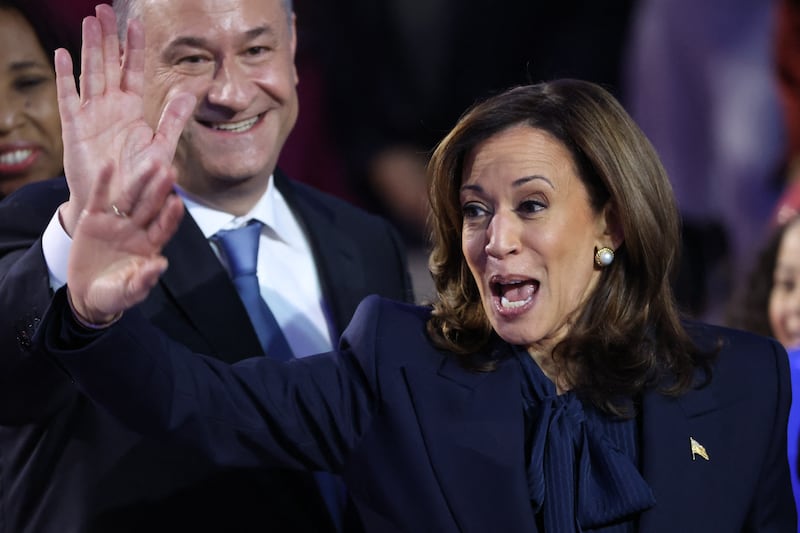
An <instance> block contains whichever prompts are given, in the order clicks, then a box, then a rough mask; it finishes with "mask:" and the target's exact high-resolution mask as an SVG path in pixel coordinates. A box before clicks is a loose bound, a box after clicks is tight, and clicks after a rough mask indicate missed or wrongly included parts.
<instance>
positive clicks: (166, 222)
mask: <svg viewBox="0 0 800 533" xmlns="http://www.w3.org/2000/svg"><path fill="white" fill-rule="evenodd" d="M141 168H142V171H141V172H140V173H139V174H137V175H134V176H132V178H134V179H131V180H129V181H128V183H127V184H125V185H124V186H123V188H122V190H121V191H120V193H119V195H117V196H116V199H114V198H115V197H114V196H112V194H113V193H112V187H111V185H112V172H111V169H110V167H107V168H106V169H104V170H103V171H102V172H101V173H100V175H99V176H98V177H97V179H96V180H95V182H94V184H93V186H92V190H91V192H90V194H89V198H88V201H87V204H86V208H85V209H84V210H83V212H82V213H81V215H80V217H79V220H78V223H77V225H76V227H75V231H74V234H73V241H72V247H71V249H70V255H69V263H68V267H67V288H68V290H69V294H70V298H71V301H72V305H73V309H74V310H75V312H76V313H77V314H78V317H79V318H81V319H83V320H84V321H87V322H90V323H93V324H107V323H109V322H111V321H112V320H113V318H114V317H116V316H118V315H119V314H120V313H122V312H123V311H125V310H126V309H129V308H131V307H132V306H134V305H136V304H137V303H139V302H141V301H142V300H144V299H145V297H147V294H148V292H149V291H150V289H152V288H153V286H154V285H155V284H156V282H157V281H158V277H159V276H160V275H161V273H162V272H164V270H165V269H166V268H167V260H166V258H165V257H163V256H162V255H161V250H162V248H163V247H164V245H165V244H166V243H167V241H168V240H169V239H170V238H171V237H172V235H173V234H174V233H175V230H176V229H177V227H178V223H179V222H180V220H181V217H182V216H183V203H182V202H181V200H180V197H178V196H177V195H176V194H174V193H173V192H172V188H173V185H174V184H175V170H174V168H173V167H172V166H171V165H166V164H164V163H163V162H162V161H152V162H149V163H148V164H147V165H144V166H142V167H141Z"/></svg>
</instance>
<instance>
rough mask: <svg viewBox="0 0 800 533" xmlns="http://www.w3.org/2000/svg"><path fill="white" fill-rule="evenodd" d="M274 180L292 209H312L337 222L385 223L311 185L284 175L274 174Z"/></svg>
mask: <svg viewBox="0 0 800 533" xmlns="http://www.w3.org/2000/svg"><path fill="white" fill-rule="evenodd" d="M276 179H277V182H278V183H279V190H281V192H282V193H283V194H284V196H285V197H286V199H287V201H288V202H289V204H290V205H291V206H293V207H299V208H300V209H301V210H303V211H306V210H308V209H313V210H314V211H315V212H316V213H317V214H321V215H324V216H326V217H329V218H331V219H332V220H333V219H335V220H337V221H339V222H342V221H344V222H351V223H360V224H368V223H370V222H372V223H387V222H386V220H385V219H384V218H383V217H381V216H380V215H377V214H374V213H370V212H369V211H367V210H366V209H364V208H362V207H359V206H357V205H354V204H352V203H350V202H348V201H347V200H344V199H342V198H339V197H337V196H334V195H332V194H329V193H327V192H323V191H321V190H319V189H316V188H314V187H312V186H311V185H307V184H305V183H302V182H299V181H295V180H293V179H291V178H288V177H287V176H286V175H285V174H279V173H276Z"/></svg>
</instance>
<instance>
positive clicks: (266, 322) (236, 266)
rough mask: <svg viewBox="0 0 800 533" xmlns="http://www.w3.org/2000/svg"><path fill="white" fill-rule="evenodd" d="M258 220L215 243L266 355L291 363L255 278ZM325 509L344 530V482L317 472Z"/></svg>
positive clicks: (225, 232)
mask: <svg viewBox="0 0 800 533" xmlns="http://www.w3.org/2000/svg"><path fill="white" fill-rule="evenodd" d="M263 226H264V224H262V223H261V222H259V221H257V220H251V221H250V222H248V224H247V225H245V226H242V227H241V228H237V229H233V230H221V231H219V232H217V233H216V234H215V235H214V237H212V239H213V240H214V242H216V243H217V245H218V246H219V251H220V255H222V256H223V257H224V258H225V260H226V261H227V262H228V269H229V270H230V275H231V278H232V279H233V284H234V285H235V286H236V290H237V291H238V292H239V296H240V297H241V298H242V302H243V303H244V306H245V308H247V313H248V314H249V315H250V321H251V322H252V323H253V327H254V328H255V330H256V333H257V334H258V338H259V340H260V341H261V346H262V347H263V348H264V353H266V354H267V355H268V356H270V357H274V358H276V359H280V360H284V361H288V360H289V359H291V358H293V357H294V354H293V353H292V350H291V348H290V347H289V343H288V342H287V341H286V337H284V336H283V332H282V331H281V328H280V326H279V325H278V322H277V321H276V320H275V316H274V315H273V314H272V311H270V309H269V307H268V306H267V303H266V302H265V301H264V299H263V298H262V297H261V289H260V287H259V286H258V277H257V276H256V264H257V259H258V241H259V237H260V236H261V228H262V227H263ZM314 477H315V478H316V481H317V484H318V485H319V489H320V492H321V495H322V498H323V500H324V501H325V505H326V506H327V507H328V511H329V512H330V514H331V519H332V520H333V522H334V524H335V525H336V528H337V529H338V530H339V531H341V530H342V520H343V517H342V512H343V509H344V505H345V500H346V492H345V489H344V485H343V484H342V481H341V479H339V478H338V477H336V476H333V475H332V474H329V473H328V472H314Z"/></svg>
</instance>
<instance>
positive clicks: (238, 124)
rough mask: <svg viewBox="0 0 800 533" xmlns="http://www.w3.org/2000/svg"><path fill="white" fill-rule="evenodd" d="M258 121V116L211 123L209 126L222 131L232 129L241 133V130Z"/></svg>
mask: <svg viewBox="0 0 800 533" xmlns="http://www.w3.org/2000/svg"><path fill="white" fill-rule="evenodd" d="M257 121H258V117H253V118H248V119H247V120H242V121H241V122H227V123H224V124H222V123H221V124H211V128H212V129H215V130H222V131H232V132H234V133H241V132H243V131H247V130H249V129H250V128H252V127H253V126H254V125H255V123H256V122H257Z"/></svg>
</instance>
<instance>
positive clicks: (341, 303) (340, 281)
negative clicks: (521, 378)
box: [274, 169, 366, 339]
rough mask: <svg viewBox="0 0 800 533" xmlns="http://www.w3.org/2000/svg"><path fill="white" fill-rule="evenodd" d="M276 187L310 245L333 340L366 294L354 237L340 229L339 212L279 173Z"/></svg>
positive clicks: (276, 177)
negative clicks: (328, 314) (332, 328)
mask: <svg viewBox="0 0 800 533" xmlns="http://www.w3.org/2000/svg"><path fill="white" fill-rule="evenodd" d="M274 178H275V186H276V187H277V188H278V190H279V191H280V192H281V194H282V195H283V197H284V198H285V199H286V203H287V204H288V205H289V207H290V208H291V209H292V210H293V211H294V213H295V214H296V215H297V218H298V220H299V221H300V224H301V226H302V228H303V230H304V231H305V233H306V235H307V236H308V239H309V242H310V243H311V250H312V253H313V254H314V262H315V263H316V265H317V272H318V273H319V277H320V284H321V286H322V293H323V297H324V299H325V302H326V303H327V305H328V308H329V309H330V311H331V313H332V319H333V321H334V327H335V329H336V331H333V332H332V337H333V338H334V339H336V338H338V336H339V335H340V334H341V333H342V331H344V328H345V327H346V326H347V324H348V323H349V321H350V317H351V316H352V313H353V310H354V309H355V308H356V307H358V304H359V302H360V301H361V299H362V298H363V295H364V294H365V293H366V288H365V284H366V276H365V274H364V266H363V265H362V264H361V261H359V260H358V253H357V248H356V245H355V243H354V241H353V238H352V237H351V236H350V235H348V234H346V233H343V232H342V231H340V230H339V229H338V226H337V224H336V213H335V212H334V211H333V210H331V209H330V208H329V207H328V206H326V205H325V204H323V203H321V202H318V201H316V199H314V198H313V197H310V196H308V195H305V194H302V192H301V190H299V189H298V188H297V186H296V185H295V184H294V183H292V182H291V181H290V180H289V179H288V178H287V177H286V176H285V175H284V174H282V173H281V172H280V170H278V169H276V170H275V174H274Z"/></svg>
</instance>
